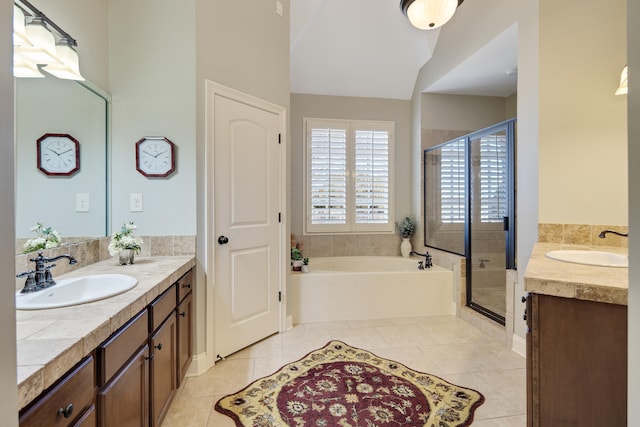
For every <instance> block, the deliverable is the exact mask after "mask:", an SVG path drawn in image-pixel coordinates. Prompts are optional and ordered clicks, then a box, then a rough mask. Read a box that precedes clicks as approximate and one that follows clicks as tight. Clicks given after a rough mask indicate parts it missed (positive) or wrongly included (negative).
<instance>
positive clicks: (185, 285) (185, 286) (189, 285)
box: [182, 283, 191, 289]
mask: <svg viewBox="0 0 640 427" xmlns="http://www.w3.org/2000/svg"><path fill="white" fill-rule="evenodd" d="M182 287H183V288H187V289H191V283H187V284H184V285H182Z"/></svg>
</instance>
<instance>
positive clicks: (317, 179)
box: [305, 119, 394, 233]
mask: <svg viewBox="0 0 640 427" xmlns="http://www.w3.org/2000/svg"><path fill="white" fill-rule="evenodd" d="M393 130H394V123H393V122H382V121H358V120H330V119H305V135H306V143H305V150H306V152H305V159H306V163H305V168H306V183H305V184H306V185H305V212H306V220H305V232H306V233H374V232H375V233H393V231H394V217H393V205H394V203H393V194H392V189H393V188H394V186H393V151H394V150H393Z"/></svg>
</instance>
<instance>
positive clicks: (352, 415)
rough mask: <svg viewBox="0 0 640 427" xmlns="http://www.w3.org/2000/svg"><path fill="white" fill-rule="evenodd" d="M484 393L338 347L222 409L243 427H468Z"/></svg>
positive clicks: (230, 399) (234, 397)
mask: <svg viewBox="0 0 640 427" xmlns="http://www.w3.org/2000/svg"><path fill="white" fill-rule="evenodd" d="M483 402H484V396H482V394H481V393H479V392H477V391H475V390H472V389H468V388H464V387H460V386H456V385H454V384H451V383H448V382H446V381H444V380H443V379H441V378H438V377H436V376H433V375H430V374H425V373H422V372H418V371H414V370H413V369H410V368H408V367H406V366H404V365H402V364H401V363H398V362H394V361H392V360H387V359H383V358H381V357H378V356H376V355H375V354H373V353H370V352H368V351H366V350H361V349H358V348H354V347H350V346H348V345H347V344H345V343H343V342H340V341H331V342H330V343H328V344H327V345H326V346H324V347H323V348H321V349H318V350H315V351H312V352H311V353H309V354H308V355H306V356H305V357H303V358H302V359H300V360H298V361H297V362H293V363H289V364H287V365H285V366H283V367H282V368H280V369H279V370H278V371H277V372H275V373H274V374H272V375H269V376H268V377H264V378H261V379H259V380H256V381H254V382H253V383H251V384H249V385H248V386H247V387H245V388H244V389H243V390H241V391H239V392H237V393H234V394H231V395H228V396H225V397H223V398H222V399H220V400H219V401H218V402H217V403H216V411H218V412H220V413H223V414H225V415H227V416H229V417H231V418H233V420H234V421H235V423H236V426H238V427H270V426H279V427H285V426H290V427H303V426H304V427H329V426H340V427H360V426H361V427H378V426H407V427H417V426H425V427H453V426H468V425H470V424H471V422H472V421H473V414H474V412H475V410H476V409H477V408H478V406H480V405H481V404H482V403H483Z"/></svg>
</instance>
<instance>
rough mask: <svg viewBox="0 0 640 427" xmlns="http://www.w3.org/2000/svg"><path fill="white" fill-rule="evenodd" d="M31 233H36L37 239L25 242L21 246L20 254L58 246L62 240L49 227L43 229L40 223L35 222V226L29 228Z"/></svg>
mask: <svg viewBox="0 0 640 427" xmlns="http://www.w3.org/2000/svg"><path fill="white" fill-rule="evenodd" d="M31 231H33V232H34V233H36V235H37V236H38V237H34V238H33V239H29V240H27V241H26V242H25V244H24V246H23V249H22V253H24V254H28V253H30V252H35V251H40V250H43V249H51V248H55V247H58V246H60V242H61V241H62V238H61V237H60V234H59V233H58V232H57V231H56V230H53V229H52V228H51V227H45V226H44V225H43V224H42V223H41V222H37V223H36V225H34V226H33V227H31Z"/></svg>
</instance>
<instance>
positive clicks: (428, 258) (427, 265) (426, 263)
mask: <svg viewBox="0 0 640 427" xmlns="http://www.w3.org/2000/svg"><path fill="white" fill-rule="evenodd" d="M409 255H418V256H423V257H424V265H423V264H422V261H420V262H419V263H418V269H419V270H424V269H425V268H431V267H432V266H433V262H431V255H429V252H425V253H423V254H421V253H420V252H416V251H411V252H409ZM421 267H422V268H421Z"/></svg>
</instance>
